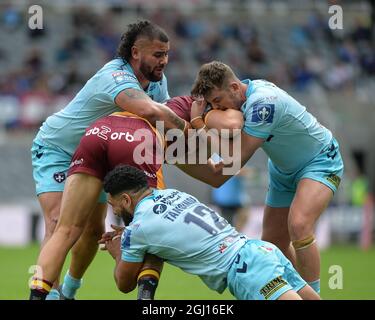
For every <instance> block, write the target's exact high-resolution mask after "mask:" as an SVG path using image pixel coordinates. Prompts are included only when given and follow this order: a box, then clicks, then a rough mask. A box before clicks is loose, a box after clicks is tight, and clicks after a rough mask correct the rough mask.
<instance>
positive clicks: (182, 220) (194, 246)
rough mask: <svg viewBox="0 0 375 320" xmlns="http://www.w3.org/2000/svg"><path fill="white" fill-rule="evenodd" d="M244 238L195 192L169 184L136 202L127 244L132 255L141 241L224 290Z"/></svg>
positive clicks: (149, 248)
mask: <svg viewBox="0 0 375 320" xmlns="http://www.w3.org/2000/svg"><path fill="white" fill-rule="evenodd" d="M245 241H246V237H245V236H244V235H242V234H239V233H238V232H237V231H236V230H235V229H234V228H233V227H232V226H231V225H229V224H228V222H227V221H226V220H225V219H224V218H222V217H220V216H219V215H218V214H217V213H216V212H215V211H213V210H212V209H210V208H208V207H207V206H205V205H204V204H202V203H200V202H199V201H198V200H197V199H196V198H195V197H193V196H191V195H189V194H186V193H184V192H180V191H177V190H174V189H166V190H154V191H153V194H152V195H151V196H149V197H147V198H145V199H143V200H142V201H141V202H140V203H139V204H138V205H137V207H136V212H135V215H134V219H133V222H132V223H131V225H130V226H129V227H127V230H126V233H125V238H124V242H123V244H124V245H125V252H127V253H128V254H130V255H131V254H132V252H136V251H137V250H138V249H139V245H141V246H143V249H142V250H145V251H146V252H148V253H152V254H155V255H158V256H159V257H161V258H163V259H165V260H166V261H167V262H169V263H170V264H173V265H175V266H177V267H180V268H181V269H183V270H184V271H186V272H189V273H192V274H196V275H199V276H200V277H201V278H202V280H203V281H204V282H205V283H206V284H207V285H208V286H209V287H210V288H212V289H214V290H217V291H219V292H222V291H223V290H224V289H225V288H226V275H227V272H228V270H229V267H230V265H231V263H232V261H233V259H234V258H235V256H236V254H237V252H238V250H239V248H241V247H242V246H243V244H244V243H245ZM127 244H128V245H127ZM137 244H138V245H137ZM142 244H143V245H142Z"/></svg>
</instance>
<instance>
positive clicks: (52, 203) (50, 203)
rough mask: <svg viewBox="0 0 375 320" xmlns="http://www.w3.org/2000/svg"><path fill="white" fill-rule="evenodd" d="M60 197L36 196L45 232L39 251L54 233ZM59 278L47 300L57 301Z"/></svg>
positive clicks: (60, 194)
mask: <svg viewBox="0 0 375 320" xmlns="http://www.w3.org/2000/svg"><path fill="white" fill-rule="evenodd" d="M62 195H63V193H62V192H44V193H42V194H40V195H38V200H39V204H40V207H41V208H42V212H43V218H44V230H45V231H44V238H43V241H42V243H41V246H40V248H41V249H42V248H43V246H44V245H45V244H46V243H47V241H48V240H49V239H50V238H51V236H52V234H53V232H54V231H55V228H56V225H57V221H58V220H59V215H60V206H61V199H62ZM59 278H60V276H58V277H57V279H56V281H55V282H54V283H53V285H52V290H51V291H50V293H49V295H48V299H50V300H58V299H59V298H60V295H59V292H58V291H57V288H58V286H59Z"/></svg>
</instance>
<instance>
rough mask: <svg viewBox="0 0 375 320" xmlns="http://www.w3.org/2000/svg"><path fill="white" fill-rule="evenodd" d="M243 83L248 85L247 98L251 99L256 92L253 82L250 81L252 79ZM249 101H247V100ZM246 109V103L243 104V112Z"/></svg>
mask: <svg viewBox="0 0 375 320" xmlns="http://www.w3.org/2000/svg"><path fill="white" fill-rule="evenodd" d="M241 82H242V83H245V84H247V89H246V94H245V95H246V98H249V97H250V95H251V94H252V93H253V91H254V85H253V82H252V81H251V80H250V79H245V80H242V81H241ZM246 100H247V99H246ZM244 108H246V101H245V102H244V103H243V105H242V106H241V110H243V109H244Z"/></svg>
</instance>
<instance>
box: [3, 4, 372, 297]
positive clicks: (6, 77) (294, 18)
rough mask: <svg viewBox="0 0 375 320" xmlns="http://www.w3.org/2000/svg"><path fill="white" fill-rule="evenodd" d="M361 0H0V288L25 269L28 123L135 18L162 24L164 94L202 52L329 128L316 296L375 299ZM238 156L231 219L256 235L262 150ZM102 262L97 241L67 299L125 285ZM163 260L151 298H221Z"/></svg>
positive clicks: (32, 223)
mask: <svg viewBox="0 0 375 320" xmlns="http://www.w3.org/2000/svg"><path fill="white" fill-rule="evenodd" d="M34 4H38V5H40V6H41V7H42V9H43V29H41V30H38V29H35V30H31V29H29V28H28V19H29V18H30V14H29V13H28V9H29V7H30V6H31V5H34ZM332 5H340V6H341V7H342V10H343V29H338V30H332V29H330V28H329V27H328V21H329V19H330V17H331V16H332V14H329V12H328V10H329V7H330V6H332ZM374 5H375V1H364V0H358V1H323V0H321V1H319V0H315V1H297V0H289V1H276V0H275V1H273V0H264V1H262V0H253V1H250V0H232V1H224V0H216V1H214V0H181V1H179V0H169V1H167V0H153V1H146V0H124V1H121V0H97V1H90V0H74V1H73V0H60V1H52V0H50V1H37V2H34V1H33V2H30V1H26V0H12V1H7V0H1V1H0V163H1V166H0V271H1V274H2V277H1V280H0V299H24V298H26V297H27V293H28V290H27V279H28V278H29V277H30V276H31V274H29V273H28V269H29V267H30V266H31V265H33V264H34V263H35V261H36V256H37V253H38V244H37V243H38V241H40V239H41V237H42V234H43V230H42V229H43V223H42V221H41V213H40V208H39V205H38V202H37V200H36V197H35V195H34V183H33V179H32V168H31V159H30V152H29V149H30V146H31V141H32V139H33V137H34V135H35V133H36V131H37V129H38V128H39V126H40V125H41V123H42V122H43V121H44V120H45V118H46V117H47V116H48V115H50V114H52V113H54V112H56V111H58V110H60V109H61V108H62V107H64V106H65V104H66V103H67V102H68V101H69V100H70V99H71V98H72V97H73V96H74V95H75V93H76V92H77V91H78V90H79V89H80V88H81V87H82V85H83V84H84V83H85V82H86V81H87V80H88V79H89V78H90V77H91V76H92V75H93V74H94V73H95V72H96V71H97V70H98V69H99V68H100V67H101V66H102V65H103V64H104V63H106V62H107V61H108V60H110V59H111V58H112V57H113V56H114V54H115V50H116V47H117V44H118V41H119V38H120V35H121V33H122V32H123V30H124V29H125V26H126V25H127V24H128V23H131V22H134V21H136V20H137V19H141V18H147V19H150V20H151V21H153V22H155V23H157V24H159V25H161V26H162V27H163V28H164V29H165V30H166V31H167V33H168V34H169V36H170V40H171V51H170V57H169V65H168V66H167V68H166V75H167V77H168V83H169V92H170V95H171V96H175V95H180V94H188V93H189V92H190V88H191V85H192V83H193V80H194V77H195V74H196V72H197V70H198V68H199V66H200V65H201V64H202V63H205V62H208V61H210V60H213V59H217V60H222V61H223V62H225V63H227V64H229V65H230V66H232V67H233V69H234V71H235V72H236V73H238V74H239V75H240V76H241V78H251V79H257V78H264V79H267V80H270V81H273V82H274V83H276V84H277V85H279V86H280V87H282V88H283V89H285V90H287V91H288V92H289V93H290V94H291V95H293V96H294V97H296V98H297V99H298V100H299V101H300V102H302V104H304V105H305V106H306V107H307V108H308V110H309V111H310V112H312V113H313V114H314V115H315V116H316V117H317V118H318V120H319V121H320V122H321V123H322V124H324V125H326V126H327V127H328V128H330V129H331V130H332V131H333V133H334V134H335V136H336V137H337V138H338V141H339V142H340V145H341V151H342V154H343V157H344V161H345V176H344V179H343V181H342V184H341V186H340V190H339V192H338V193H337V194H336V196H335V198H334V201H333V202H332V205H331V207H330V208H329V209H328V210H327V212H326V213H325V214H324V215H323V217H322V218H321V220H320V223H319V226H318V230H317V235H318V242H319V244H320V246H321V248H322V296H323V298H329V299H375V290H374V284H375V282H374V280H373V279H375V274H374V272H375V250H374V248H373V247H372V244H373V233H374V223H375V222H374V220H375V219H374V205H373V197H372V192H373V190H374V187H375V144H374V138H375V125H374V124H375V103H374V92H375V34H374V32H375V29H374V24H375V9H374ZM247 169H248V170H246V173H245V174H244V175H243V177H242V180H243V181H242V182H244V183H242V184H241V189H242V192H243V193H244V194H246V195H248V197H247V201H246V210H248V213H249V219H248V221H247V222H246V225H245V227H244V232H245V233H247V234H249V235H250V236H253V237H260V230H261V229H260V228H261V221H262V220H261V219H262V205H263V201H264V196H265V192H266V189H267V171H266V157H265V155H264V153H263V152H262V151H259V152H257V154H256V155H255V156H254V157H253V159H252V160H251V161H250V162H249V163H248V166H247ZM165 173H166V179H167V184H168V185H169V186H170V187H175V188H179V189H181V190H184V191H187V192H190V193H192V194H194V195H195V196H197V197H198V198H200V199H201V200H202V201H204V202H207V203H212V204H215V199H214V197H212V194H211V193H212V189H211V188H210V187H208V186H206V185H204V184H202V183H199V182H197V181H194V180H193V179H190V178H188V177H187V176H186V175H184V174H183V173H180V172H179V171H178V170H176V169H175V168H173V167H168V166H167V167H166V168H165ZM332 266H339V267H341V268H342V271H343V288H342V289H335V288H334V286H332V285H331V286H330V283H331V282H330V279H331V277H332V276H333V275H334V274H333V272H331V271H332V270H333V269H332V268H331V267H332ZM112 269H113V263H112V261H111V259H110V257H109V256H107V255H106V254H103V253H100V254H99V255H98V257H97V259H96V260H95V262H94V264H93V265H92V267H91V268H90V269H89V272H88V274H87V277H86V278H85V285H84V287H83V289H82V291H81V292H80V293H79V296H78V298H81V299H85V298H87V299H132V298H134V295H129V296H124V295H122V294H121V293H119V292H117V290H116V288H115V285H114V282H113V277H112ZM165 271H166V272H164V275H163V278H162V279H163V281H161V284H160V287H159V290H158V293H157V296H156V298H159V299H168V298H169V299H184V298H187V299H221V298H230V295H229V293H227V292H226V293H225V294H224V296H220V295H218V294H215V293H212V292H210V291H209V290H208V289H207V288H205V287H204V286H203V284H201V283H200V282H199V279H198V278H196V279H195V278H194V277H192V276H188V275H183V274H182V273H181V272H180V271H178V270H176V269H175V268H167V269H166V270H165ZM176 279H178V281H177V280H176ZM331 280H332V279H331Z"/></svg>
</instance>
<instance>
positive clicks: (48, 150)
mask: <svg viewBox="0 0 375 320" xmlns="http://www.w3.org/2000/svg"><path fill="white" fill-rule="evenodd" d="M71 158H72V156H71V155H70V154H68V153H66V152H65V151H64V150H62V149H60V148H58V147H56V146H51V145H48V144H46V143H44V142H41V141H40V140H34V141H33V145H32V147H31V160H32V165H33V177H34V181H35V185H36V186H35V188H36V195H37V196H38V195H40V194H42V193H45V192H63V191H64V185H65V180H66V178H67V175H68V170H69V166H70V161H71ZM106 202H107V195H106V194H105V192H104V191H102V192H101V194H100V197H99V203H106Z"/></svg>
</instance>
